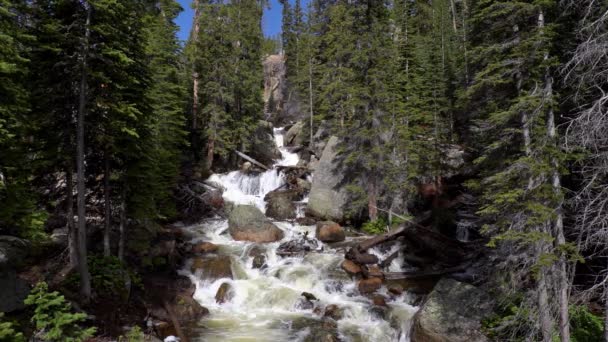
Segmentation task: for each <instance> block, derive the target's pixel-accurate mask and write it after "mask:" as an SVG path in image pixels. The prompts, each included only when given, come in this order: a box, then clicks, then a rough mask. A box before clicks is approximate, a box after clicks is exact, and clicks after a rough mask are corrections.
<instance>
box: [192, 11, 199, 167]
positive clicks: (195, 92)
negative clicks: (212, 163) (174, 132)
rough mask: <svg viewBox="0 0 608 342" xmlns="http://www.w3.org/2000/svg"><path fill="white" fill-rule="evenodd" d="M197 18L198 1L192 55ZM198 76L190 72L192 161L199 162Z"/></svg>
mask: <svg viewBox="0 0 608 342" xmlns="http://www.w3.org/2000/svg"><path fill="white" fill-rule="evenodd" d="M199 16H200V1H198V0H197V1H195V2H194V27H193V29H192V36H191V39H192V41H193V42H194V53H195V54H196V51H197V49H196V46H197V44H196V41H197V40H198V34H199V31H200V23H199ZM193 68H194V67H193ZM198 88H199V74H198V73H197V72H196V70H194V69H193V70H192V133H191V134H192V137H191V140H192V142H191V143H192V151H194V160H199V159H198V158H199V157H198V155H199V153H200V152H199V151H200V150H199V148H200V146H198V141H199V138H198V133H197V130H198V112H199V101H200V100H199V93H198V91H199V89H198Z"/></svg>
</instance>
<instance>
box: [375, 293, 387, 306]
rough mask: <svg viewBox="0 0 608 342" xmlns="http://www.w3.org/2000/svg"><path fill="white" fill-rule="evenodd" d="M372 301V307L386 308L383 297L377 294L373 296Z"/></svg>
mask: <svg viewBox="0 0 608 342" xmlns="http://www.w3.org/2000/svg"><path fill="white" fill-rule="evenodd" d="M372 301H373V302H374V305H377V306H386V298H384V296H383V295H379V294H376V295H373V296H372Z"/></svg>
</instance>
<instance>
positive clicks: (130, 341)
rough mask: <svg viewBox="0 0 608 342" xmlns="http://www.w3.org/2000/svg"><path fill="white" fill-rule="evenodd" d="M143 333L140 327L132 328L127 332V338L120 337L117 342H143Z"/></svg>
mask: <svg viewBox="0 0 608 342" xmlns="http://www.w3.org/2000/svg"><path fill="white" fill-rule="evenodd" d="M144 337H145V336H144V332H143V331H142V330H141V328H140V327H138V326H134V327H133V328H131V330H129V332H128V333H127V336H120V337H119V338H118V342H144Z"/></svg>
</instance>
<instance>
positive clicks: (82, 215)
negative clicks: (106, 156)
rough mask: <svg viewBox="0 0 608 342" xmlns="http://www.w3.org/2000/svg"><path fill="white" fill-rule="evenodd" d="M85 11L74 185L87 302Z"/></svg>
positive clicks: (82, 284) (83, 293)
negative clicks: (75, 188)
mask: <svg viewBox="0 0 608 342" xmlns="http://www.w3.org/2000/svg"><path fill="white" fill-rule="evenodd" d="M83 5H84V6H85V9H86V12H87V18H86V22H85V27H84V29H85V35H84V41H83V47H82V56H81V58H82V62H81V77H80V96H79V101H78V128H77V137H76V141H77V142H76V145H77V146H76V149H77V151H76V155H77V175H76V183H77V184H76V186H77V191H78V203H77V205H78V259H79V263H78V272H79V274H80V295H81V296H82V300H83V302H85V303H87V302H89V300H90V299H91V277H90V274H89V267H88V263H87V230H86V229H87V227H86V219H87V218H86V212H85V210H86V209H85V206H86V203H85V191H86V189H85V164H84V163H85V161H84V159H85V155H84V153H85V152H84V151H85V148H84V120H85V110H86V91H87V59H88V54H89V37H90V35H91V31H90V24H91V10H92V8H91V5H90V4H89V3H88V2H87V1H84V2H83Z"/></svg>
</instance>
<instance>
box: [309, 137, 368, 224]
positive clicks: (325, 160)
mask: <svg viewBox="0 0 608 342" xmlns="http://www.w3.org/2000/svg"><path fill="white" fill-rule="evenodd" d="M338 142H339V141H338V138H337V137H335V136H333V137H331V138H330V139H329V141H328V142H327V145H326V146H325V149H324V150H323V154H322V155H321V160H320V161H319V164H318V165H317V166H316V168H315V174H314V177H313V180H312V187H311V189H310V194H309V199H308V206H307V208H306V213H307V215H308V216H313V217H317V218H319V219H322V220H332V221H336V222H339V223H343V222H345V221H346V216H345V212H346V211H347V209H348V211H352V212H356V211H357V210H358V209H361V208H358V207H353V205H354V203H355V201H353V199H352V198H351V197H352V195H350V194H349V192H348V191H347V189H346V185H345V183H346V182H345V179H344V178H345V172H344V170H343V169H341V167H340V165H339V163H338V148H337V147H338ZM310 164H313V162H312V160H311V163H310Z"/></svg>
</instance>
